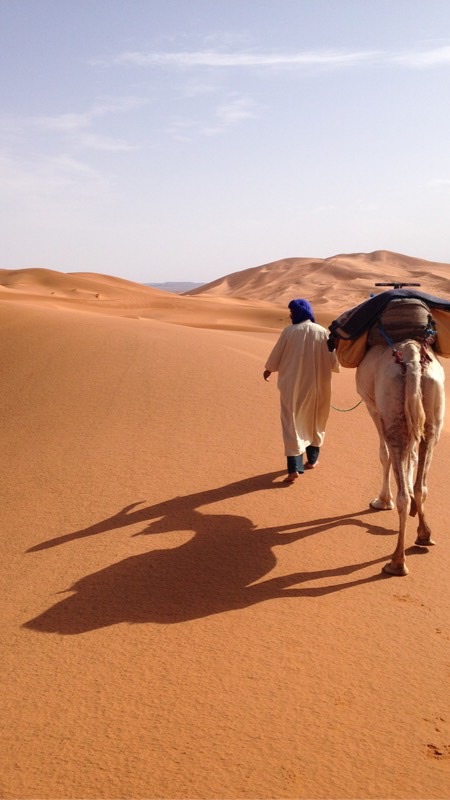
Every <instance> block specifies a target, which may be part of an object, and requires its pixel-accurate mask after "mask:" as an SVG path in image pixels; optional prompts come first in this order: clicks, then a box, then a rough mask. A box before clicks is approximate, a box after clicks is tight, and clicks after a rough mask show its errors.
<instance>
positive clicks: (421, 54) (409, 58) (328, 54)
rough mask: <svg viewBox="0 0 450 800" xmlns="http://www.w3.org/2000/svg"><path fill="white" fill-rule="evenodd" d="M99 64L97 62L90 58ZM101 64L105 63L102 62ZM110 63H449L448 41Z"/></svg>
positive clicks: (146, 55)
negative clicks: (395, 48)
mask: <svg viewBox="0 0 450 800" xmlns="http://www.w3.org/2000/svg"><path fill="white" fill-rule="evenodd" d="M91 63H93V64H99V63H100V62H98V61H97V62H91ZM102 63H103V66H108V64H107V63H106V62H102ZM111 64H119V65H120V64H123V65H131V66H136V67H159V68H168V69H169V68H175V69H176V68H178V69H192V68H195V67H211V68H252V67H255V68H267V69H273V68H301V67H308V68H311V67H318V68H322V67H329V68H333V67H334V68H340V67H352V66H357V65H360V64H381V65H383V64H391V65H392V64H397V65H399V66H403V67H410V68H414V69H419V68H428V67H438V66H447V65H450V45H443V46H441V47H432V48H429V49H424V48H418V49H416V50H409V51H405V52H393V51H389V50H343V49H330V50H304V51H299V52H294V53H283V52H273V53H258V52H254V51H253V52H248V51H247V52H246V51H243V50H241V51H238V50H235V51H230V52H225V51H223V50H222V49H216V50H214V49H205V50H194V51H187V50H185V51H175V52H143V51H139V50H135V51H126V52H123V53H119V55H117V56H116V57H115V58H114V59H113V60H112V61H111V62H109V65H111Z"/></svg>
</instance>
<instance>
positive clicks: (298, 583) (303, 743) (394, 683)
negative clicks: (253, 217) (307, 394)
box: [0, 253, 450, 800]
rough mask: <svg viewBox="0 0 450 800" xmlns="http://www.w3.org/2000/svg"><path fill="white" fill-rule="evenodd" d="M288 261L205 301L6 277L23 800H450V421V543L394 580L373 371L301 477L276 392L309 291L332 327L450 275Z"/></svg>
mask: <svg viewBox="0 0 450 800" xmlns="http://www.w3.org/2000/svg"><path fill="white" fill-rule="evenodd" d="M339 258H340V260H341V263H340V264H339V263H337V262H336V259H338V261H339ZM287 261H289V262H292V261H296V262H297V263H296V264H295V265H293V264H292V263H289V264H287V267H285V269H283V268H282V267H280V264H281V263H285V262H277V263H276V264H275V265H273V268H272V269H271V265H264V266H263V267H261V268H259V273H258V272H257V271H256V272H255V271H254V270H251V271H250V273H251V274H250V275H247V276H245V275H244V274H243V273H239V275H235V276H230V277H229V279H228V280H226V281H223V280H222V281H219V284H220V283H222V289H220V286H219V287H217V286H213V287H212V289H211V286H208V287H204V289H203V291H199V292H196V293H191V294H190V295H189V296H178V295H171V294H169V293H168V292H163V291H159V290H157V289H152V288H150V287H145V286H141V285H138V284H134V283H132V282H129V281H124V280H121V279H119V278H112V277H109V276H107V275H92V274H84V273H63V272H57V271H52V270H45V269H33V268H30V269H27V270H15V271H10V270H0V307H1V314H0V330H1V348H0V359H1V375H2V380H1V407H2V411H3V425H2V430H1V452H2V458H1V487H2V509H1V516H2V525H1V529H2V537H1V549H2V558H1V566H0V574H1V584H2V587H3V590H2V598H3V608H2V612H3V613H2V621H3V624H2V628H1V653H2V713H1V728H2V738H1V749H0V774H1V778H0V796H1V797H2V798H13V799H14V800H22V799H25V798H26V799H27V800H31V799H32V798H39V800H44V799H45V800H56V799H57V798H59V799H63V800H66V799H68V798H73V799H75V798H107V799H109V800H112V799H113V798H114V799H116V798H133V799H134V798H136V799H138V798H149V799H150V798H152V799H153V798H161V799H162V798H163V799H164V800H166V799H167V800H169V799H170V798H180V800H182V799H187V798H192V799H194V798H195V799H196V800H197V799H200V798H202V799H205V800H210V799H211V800H212V798H217V799H220V800H225V799H227V798H230V799H233V800H237V799H239V798H252V799H253V800H256V799H257V798H264V799H265V800H266V799H267V800H269V798H277V799H278V798H296V799H300V798H301V799H303V798H304V799H307V798H331V799H333V800H340V799H342V800H343V799H344V798H351V799H352V800H356V799H357V798H377V799H379V800H381V799H382V798H383V799H385V798H403V799H404V800H407V799H409V798H414V800H419V799H420V800H425V799H431V798H441V799H443V798H448V797H449V796H450V691H449V689H450V686H449V684H450V590H449V577H448V576H449V574H450V539H449V535H448V533H449V531H448V528H449V522H448V520H449V496H448V494H447V492H448V485H447V484H448V475H449V470H450V423H449V418H448V416H447V421H446V424H445V429H444V432H443V434H442V437H441V441H440V442H439V444H438V445H437V448H436V450H435V454H434V458H433V463H432V465H431V470H430V480H429V497H428V502H427V511H428V518H429V522H430V525H431V527H432V531H433V536H434V538H435V539H436V540H437V546H436V547H434V548H430V549H429V550H427V549H419V548H416V547H414V546H413V541H414V539H415V527H416V524H415V521H414V520H413V519H411V520H410V521H409V526H408V566H409V569H410V574H409V575H408V576H407V577H402V578H396V577H388V576H386V575H384V574H382V573H381V568H382V566H383V565H384V564H385V563H386V561H388V560H389V556H390V553H391V552H392V550H393V549H394V545H395V541H396V529H397V514H396V512H395V511H387V512H377V511H374V510H372V509H371V508H370V507H369V502H370V500H371V499H372V498H373V497H375V496H376V494H377V491H378V489H379V485H380V481H381V470H380V466H379V462H378V443H377V436H376V432H375V429H374V428H373V424H372V422H371V420H370V419H369V416H368V414H367V411H366V409H365V407H364V405H359V406H358V407H357V408H355V409H353V410H351V411H348V410H347V409H350V408H351V407H352V406H354V405H355V404H356V403H357V402H358V399H359V398H358V396H357V395H356V390H355V371H354V370H351V369H347V370H345V369H342V370H341V373H340V374H339V375H334V376H333V397H332V403H333V408H332V409H331V413H330V418H329V424H328V428H327V436H326V441H325V445H324V448H323V450H322V454H321V458H320V463H319V466H318V468H317V469H316V470H313V471H310V472H305V474H304V475H302V476H301V477H300V478H299V480H298V481H297V482H296V483H295V484H292V485H287V484H284V483H283V477H284V476H285V474H286V473H285V469H284V468H285V458H284V454H283V447H282V440H281V431H280V423H279V398H278V391H277V387H276V380H275V376H272V379H271V381H270V382H269V383H265V382H264V381H263V379H262V372H263V368H264V363H265V360H266V358H267V355H268V353H269V352H270V350H271V348H272V346H273V344H274V343H275V341H276V338H277V336H278V333H279V331H280V330H281V328H282V327H284V326H285V325H287V324H288V321H289V320H288V314H287V309H286V303H287V302H288V300H289V299H292V298H293V297H299V296H306V297H308V299H310V300H311V301H312V302H313V304H314V303H315V304H316V305H317V315H318V318H319V320H320V321H321V322H322V324H326V325H328V324H329V323H330V322H331V321H332V319H333V318H335V317H337V316H338V315H339V314H340V313H342V312H343V311H344V310H346V309H347V308H349V307H351V306H353V305H356V304H357V303H359V302H361V301H362V300H364V299H365V298H366V297H367V296H368V292H369V289H370V288H371V287H373V284H374V282H376V281H385V280H391V279H392V278H398V279H399V278H402V279H403V280H406V279H409V280H417V274H418V272H419V273H420V271H422V278H421V290H422V291H425V292H428V293H432V294H438V295H440V296H443V297H446V298H448V297H449V296H450V265H433V264H431V265H430V264H425V266H423V264H424V262H418V261H417V262H416V260H415V259H408V258H407V257H403V256H398V255H396V254H389V253H378V254H369V256H365V255H364V254H355V255H353V256H343V257H335V258H334V259H329V260H324V261H320V260H316V261H317V262H318V263H319V261H320V264H319V266H320V275H319V274H318V272H317V273H316V271H314V270H313V269H312V268H311V265H310V262H309V261H308V260H307V259H289V260H287ZM327 261H328V262H329V263H328V264H327V263H326V262H327ZM302 264H305V267H304V269H300V268H299V267H301V266H302ZM368 264H370V274H368V269H369V268H368ZM421 265H422V266H421ZM339 266H340V268H341V269H339V268H338V267H339ZM291 267H295V269H291ZM317 269H319V268H317ZM308 270H309V279H308ZM296 275H297V278H296V277H295V276H296ZM296 280H297V282H296ZM258 284H259V292H258ZM269 284H270V285H269ZM233 286H234V289H233ZM308 290H310V291H308ZM321 299H322V302H321ZM442 363H443V366H444V368H445V371H446V375H447V378H448V376H449V371H450V360H443V361H442ZM449 385H450V384H447V399H448V387H449Z"/></svg>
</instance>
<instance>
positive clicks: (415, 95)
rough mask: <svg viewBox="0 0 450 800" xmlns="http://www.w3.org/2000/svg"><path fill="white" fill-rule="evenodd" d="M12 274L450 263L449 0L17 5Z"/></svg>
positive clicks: (2, 234) (5, 89)
mask: <svg viewBox="0 0 450 800" xmlns="http://www.w3.org/2000/svg"><path fill="white" fill-rule="evenodd" d="M0 71H1V81H0V240H1V251H0V252H1V258H0V268H1V269H23V268H29V267H43V268H47V269H54V270H59V271H61V272H95V273H101V274H106V275H113V276H118V277H121V278H126V279H128V280H132V281H137V282H141V283H155V282H165V281H193V282H199V283H206V282H209V281H212V280H215V279H217V278H220V277H223V276H225V275H228V274H231V273H233V272H238V271H240V270H243V269H247V268H249V267H255V266H260V265H262V264H266V263H269V262H271V261H276V260H278V259H282V258H293V257H298V258H327V257H329V256H333V255H337V254H339V253H360V252H364V253H366V252H372V251H373V250H393V251H395V252H397V253H402V254H405V255H409V256H414V257H416V258H420V259H424V260H428V261H440V262H445V263H450V224H449V221H450V98H449V89H450V1H449V0H0Z"/></svg>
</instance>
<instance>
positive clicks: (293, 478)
mask: <svg viewBox="0 0 450 800" xmlns="http://www.w3.org/2000/svg"><path fill="white" fill-rule="evenodd" d="M299 474H300V473H298V472H290V473H289V475H287V476H286V477H285V479H284V481H283V483H294V481H296V480H297V478H298V476H299Z"/></svg>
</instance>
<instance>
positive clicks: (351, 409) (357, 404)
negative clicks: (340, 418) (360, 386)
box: [331, 399, 362, 411]
mask: <svg viewBox="0 0 450 800" xmlns="http://www.w3.org/2000/svg"><path fill="white" fill-rule="evenodd" d="M361 403H362V399H361V400H360V401H359V403H356V406H352V407H351V408H336V406H334V405H333V404H331V408H334V410H335V411H353V409H354V408H358V406H360V405H361Z"/></svg>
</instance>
